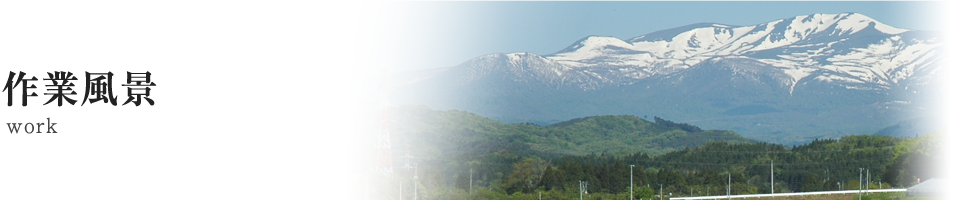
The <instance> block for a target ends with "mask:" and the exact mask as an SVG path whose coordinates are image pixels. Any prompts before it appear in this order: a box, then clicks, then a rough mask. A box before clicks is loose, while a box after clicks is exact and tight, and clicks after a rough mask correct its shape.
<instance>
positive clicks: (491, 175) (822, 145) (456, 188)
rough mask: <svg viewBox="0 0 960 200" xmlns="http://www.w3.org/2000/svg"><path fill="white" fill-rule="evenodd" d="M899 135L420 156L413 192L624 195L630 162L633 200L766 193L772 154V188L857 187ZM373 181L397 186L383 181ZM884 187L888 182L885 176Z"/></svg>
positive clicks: (878, 168) (883, 161)
mask: <svg viewBox="0 0 960 200" xmlns="http://www.w3.org/2000/svg"><path fill="white" fill-rule="evenodd" d="M904 140H907V139H905V138H895V137H891V136H865V135H861V136H847V137H843V138H840V139H838V140H831V139H825V140H816V141H814V142H811V143H809V144H805V145H800V146H795V147H787V146H784V145H780V144H770V143H735V144H731V143H722V142H713V143H709V144H706V145H703V146H699V147H694V148H685V149H682V150H678V151H675V152H669V153H666V154H662V155H656V156H651V155H649V154H646V153H643V152H636V153H633V154H629V155H624V156H617V155H611V154H606V153H599V154H588V155H582V156H561V157H559V158H553V159H549V158H547V159H545V158H541V157H538V156H536V155H526V156H520V155H517V154H515V153H513V152H511V151H509V150H502V151H493V152H486V153H465V154H459V155H454V156H443V157H439V158H435V159H428V160H425V161H423V162H420V164H419V169H418V170H419V174H418V175H419V177H420V183H421V184H424V185H428V186H426V187H425V188H421V190H420V191H418V192H419V193H420V195H422V196H421V197H426V198H424V199H464V198H468V197H473V198H479V199H536V198H537V197H538V196H537V195H539V194H542V195H543V196H542V197H543V198H544V199H576V197H577V196H578V193H577V191H579V189H580V188H579V186H578V184H579V183H580V181H585V182H587V184H588V187H587V190H588V193H587V196H589V197H590V199H627V198H628V197H629V196H628V194H629V192H630V191H629V190H628V189H629V188H630V184H629V183H630V178H631V177H630V174H631V171H630V170H631V169H630V165H635V167H634V168H633V181H634V184H635V186H636V187H635V188H634V190H635V191H634V193H635V195H636V198H635V199H640V198H645V199H649V198H651V197H652V196H651V195H653V194H659V190H660V186H661V184H662V187H663V194H664V195H665V196H666V197H681V196H691V195H693V196H704V195H719V194H726V187H727V181H728V180H727V178H728V176H729V178H730V180H729V181H730V182H731V192H732V194H734V195H736V194H758V193H769V192H770V175H771V160H772V161H773V162H772V164H773V166H772V167H773V178H774V190H775V192H777V193H784V192H801V191H825V190H827V191H829V190H837V189H839V188H838V187H840V188H842V189H844V190H853V189H857V184H858V183H859V182H858V178H859V177H860V172H861V171H860V168H864V171H863V177H864V178H865V179H866V177H870V180H871V181H870V183H869V185H870V187H871V188H879V187H881V186H880V181H881V179H880V177H881V174H883V171H884V170H883V169H884V166H885V165H887V164H888V163H889V160H890V159H891V157H892V156H893V152H894V147H895V146H897V144H898V143H901V142H902V141H904ZM941 146H942V145H941ZM867 169H869V170H870V174H869V176H867ZM398 175H399V177H397V178H392V179H390V180H395V181H394V182H396V180H411V179H410V177H409V176H412V173H411V172H410V171H398ZM374 180H377V179H374ZM381 182H383V181H382V180H381ZM471 182H472V185H470V183H471ZM377 184H380V185H379V186H378V187H380V188H383V187H397V186H396V185H390V184H396V183H390V182H389V181H387V182H383V183H377ZM388 185H389V186H388ZM405 187H406V186H405ZM421 187H423V186H422V185H421ZM882 187H883V188H890V184H889V183H887V182H883V186H882ZM469 188H472V189H473V191H472V193H473V194H470V193H471V192H468V191H467V190H468V189H469ZM355 190H356V189H353V191H355ZM404 191H405V192H404V193H405V194H407V193H409V192H412V191H409V192H408V191H407V190H404ZM653 191H656V193H653ZM351 194H353V193H351ZM587 196H585V197H587ZM386 198H396V196H387V197H386Z"/></svg>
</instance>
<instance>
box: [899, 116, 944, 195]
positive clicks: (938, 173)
mask: <svg viewBox="0 0 960 200" xmlns="http://www.w3.org/2000/svg"><path fill="white" fill-rule="evenodd" d="M949 177H950V124H947V125H944V126H943V129H940V130H934V131H931V132H930V133H928V134H924V135H923V136H921V137H920V138H912V139H908V140H906V141H903V142H901V143H900V144H897V146H896V150H895V151H894V152H893V158H891V159H890V163H889V164H887V166H886V167H885V170H884V172H883V180H884V181H886V182H890V183H892V185H894V186H899V187H906V186H911V185H913V184H916V180H927V179H930V178H949Z"/></svg>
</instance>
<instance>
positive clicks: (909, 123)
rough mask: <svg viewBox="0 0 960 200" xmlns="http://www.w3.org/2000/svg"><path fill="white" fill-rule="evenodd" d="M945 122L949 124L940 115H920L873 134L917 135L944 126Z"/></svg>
mask: <svg viewBox="0 0 960 200" xmlns="http://www.w3.org/2000/svg"><path fill="white" fill-rule="evenodd" d="M944 124H947V120H944V119H943V118H940V117H938V116H926V117H918V118H913V119H908V120H904V121H900V122H897V124H895V125H893V126H888V127H886V128H884V129H881V130H880V131H877V132H876V133H874V134H873V135H889V136H893V137H915V136H919V135H923V134H926V133H929V132H930V131H933V130H937V129H940V128H943V125H944Z"/></svg>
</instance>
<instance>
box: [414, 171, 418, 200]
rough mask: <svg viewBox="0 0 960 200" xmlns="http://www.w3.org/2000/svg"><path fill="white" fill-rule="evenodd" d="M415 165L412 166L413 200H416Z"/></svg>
mask: <svg viewBox="0 0 960 200" xmlns="http://www.w3.org/2000/svg"><path fill="white" fill-rule="evenodd" d="M417 166H418V165H417V164H413V200H417Z"/></svg>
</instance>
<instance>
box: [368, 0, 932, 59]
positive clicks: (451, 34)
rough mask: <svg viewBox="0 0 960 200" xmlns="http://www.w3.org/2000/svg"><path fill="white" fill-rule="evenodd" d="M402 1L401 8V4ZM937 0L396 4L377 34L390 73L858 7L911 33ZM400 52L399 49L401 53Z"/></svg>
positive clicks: (926, 26)
mask: <svg viewBox="0 0 960 200" xmlns="http://www.w3.org/2000/svg"><path fill="white" fill-rule="evenodd" d="M395 4H400V5H395ZM937 5H941V3H939V2H862V1H857V2H824V1H814V2H809V1H808V2H752V1H747V2H714V1H710V2H395V3H393V4H390V5H387V6H385V9H388V10H394V9H396V10H394V11H393V13H392V14H389V15H383V16H380V15H378V16H376V17H374V19H376V20H377V21H376V22H375V23H373V24H378V25H383V24H388V25H387V27H389V28H380V29H377V30H379V31H378V32H381V33H378V34H377V35H378V36H376V37H377V38H378V39H383V40H385V41H387V42H385V43H383V44H385V45H384V46H386V47H384V48H385V49H383V50H382V51H383V52H392V53H394V54H398V57H403V59H395V60H396V61H397V62H395V63H393V64H392V65H391V66H390V67H388V68H387V70H388V71H406V70H416V69H429V68H440V67H449V66H454V65H457V64H460V63H462V62H465V61H467V60H469V59H471V58H475V57H477V56H481V55H485V54H491V53H511V52H521V51H522V52H531V53H535V54H540V55H546V54H550V53H554V52H556V51H558V50H560V49H563V48H565V47H567V46H569V45H571V44H572V43H573V42H575V41H577V40H578V39H580V38H583V37H586V36H590V35H601V36H613V37H617V38H621V39H627V38H632V37H636V36H641V35H644V34H647V33H650V32H653V31H658V30H663V29H668V28H673V27H679V26H683V25H688V24H693V23H700V22H715V23H721V24H728V25H754V24H760V23H764V22H769V21H773V20H777V19H783V18H789V17H794V16H797V15H808V14H813V13H844V12H857V13H862V14H864V15H867V16H869V17H871V18H874V19H876V20H879V21H881V22H883V23H885V24H888V25H891V26H894V27H897V28H906V29H913V30H941V29H942V28H941V27H940V26H941V22H940V21H939V20H937V18H939V16H940V13H938V12H939V10H940V9H936V7H937ZM398 52H399V53H398Z"/></svg>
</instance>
